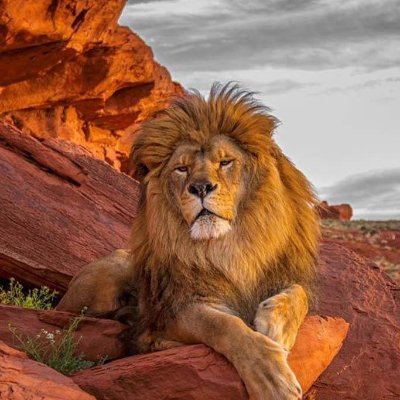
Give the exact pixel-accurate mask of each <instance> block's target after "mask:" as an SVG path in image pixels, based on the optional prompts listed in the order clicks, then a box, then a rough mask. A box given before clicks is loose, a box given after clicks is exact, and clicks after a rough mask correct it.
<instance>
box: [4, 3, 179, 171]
mask: <svg viewBox="0 0 400 400" xmlns="http://www.w3.org/2000/svg"><path fill="white" fill-rule="evenodd" d="M125 1H126V0H76V1H72V2H71V1H69V0H42V1H26V0H4V1H1V2H0V120H3V121H8V122H10V123H12V124H13V125H15V126H16V127H18V128H19V129H20V130H22V131H23V132H25V133H29V134H32V135H33V136H36V137H40V138H50V137H52V138H54V137H58V138H62V139H67V140H70V141H72V142H75V143H78V144H80V145H82V146H84V147H85V148H86V149H88V150H90V151H91V152H92V154H94V155H95V156H96V157H98V158H100V159H103V160H106V161H107V162H108V163H110V164H111V165H113V166H114V167H116V168H118V169H120V168H122V169H123V170H124V169H125V168H126V159H127V154H128V152H129V149H130V145H131V141H132V136H133V134H134V131H135V129H136V128H137V125H138V124H139V123H140V122H141V121H143V119H145V118H146V116H148V114H149V113H150V112H152V111H154V110H156V109H158V108H160V107H163V106H164V105H165V104H166V103H167V102H168V100H169V99H170V98H171V96H173V95H176V94H179V93H182V88H181V87H180V86H179V85H178V84H176V83H174V82H172V80H171V77H170V75H169V73H168V71H167V70H166V69H165V68H164V67H162V66H160V65H159V64H158V63H157V62H155V61H154V59H153V55H152V51H151V49H150V48H149V47H148V46H147V45H146V44H145V43H144V42H143V41H142V39H140V38H139V37H138V36H137V35H136V34H134V33H133V32H132V31H131V30H129V29H128V28H126V27H121V26H119V25H118V24H117V21H118V18H119V16H120V14H121V11H122V9H123V6H124V4H125Z"/></svg>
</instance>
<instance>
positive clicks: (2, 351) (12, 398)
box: [0, 341, 96, 400]
mask: <svg viewBox="0 0 400 400" xmlns="http://www.w3.org/2000/svg"><path fill="white" fill-rule="evenodd" d="M0 399H2V400H43V399H46V400H96V399H95V397H93V396H91V395H90V394H88V393H85V392H84V391H83V390H81V389H80V388H79V386H78V385H77V384H75V383H74V382H73V381H72V379H71V378H68V377H66V376H64V375H62V374H60V373H58V372H57V371H54V369H51V368H50V367H47V366H46V365H44V364H41V363H38V362H36V361H33V360H30V359H29V358H28V356H27V355H26V354H25V353H23V352H21V351H18V350H15V349H12V348H11V347H9V346H7V345H6V344H5V343H3V342H2V341H0Z"/></svg>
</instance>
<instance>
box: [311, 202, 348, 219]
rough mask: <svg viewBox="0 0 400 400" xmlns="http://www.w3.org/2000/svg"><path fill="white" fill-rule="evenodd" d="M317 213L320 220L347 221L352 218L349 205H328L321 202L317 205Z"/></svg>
mask: <svg viewBox="0 0 400 400" xmlns="http://www.w3.org/2000/svg"><path fill="white" fill-rule="evenodd" d="M318 212H319V215H320V216H321V218H322V219H338V220H340V221H349V220H351V217H352V216H353V209H352V208H351V206H350V204H338V205H329V204H328V202H327V201H322V202H321V203H320V204H319V206H318Z"/></svg>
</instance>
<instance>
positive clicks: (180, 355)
mask: <svg viewBox="0 0 400 400" xmlns="http://www.w3.org/2000/svg"><path fill="white" fill-rule="evenodd" d="M347 329H348V325H347V323H346V322H345V321H343V320H342V319H340V318H339V319H334V318H327V319H323V318H321V317H310V318H307V319H306V321H305V323H304V324H303V326H302V327H301V329H300V331H299V334H298V337H297V340H296V344H295V345H294V347H293V349H292V352H291V354H290V355H289V364H290V366H291V367H292V369H293V371H294V372H295V373H296V375H297V377H298V379H299V382H300V384H301V386H302V388H303V390H304V391H307V390H308V389H309V388H310V386H311V385H312V383H313V382H314V381H315V379H316V378H317V377H318V376H319V375H320V373H321V372H322V371H323V370H324V369H325V368H326V366H327V365H328V364H329V363H330V362H331V361H332V358H333V357H334V356H335V355H336V353H337V352H338V350H339V349H340V347H341V344H342V341H343V339H344V337H345V336H346V333H347ZM73 379H74V381H75V382H76V383H77V384H78V385H79V386H81V387H82V389H84V390H85V391H87V392H89V393H91V394H93V395H94V396H95V397H96V398H97V399H98V400H106V399H113V398H115V399H117V398H118V399H124V400H159V399H175V400H203V399H207V400H219V399H232V400H245V399H248V396H247V393H246V390H245V388H244V385H243V384H242V382H241V380H240V378H239V376H238V374H237V372H236V370H235V369H234V367H233V366H232V365H231V364H230V363H229V362H228V361H227V360H226V358H225V357H223V356H221V355H220V354H218V353H215V352H214V351H212V350H211V349H210V348H208V347H206V346H203V345H195V346H184V347H179V348H175V349H171V350H166V351H162V352H158V353H153V354H144V355H139V356H134V357H127V358H124V359H122V360H118V361H114V362H112V363H110V364H108V365H104V366H100V367H97V368H92V369H90V370H86V371H82V372H79V373H77V374H76V375H74V376H73ZM115 393H118V395H117V396H119V397H116V396H115Z"/></svg>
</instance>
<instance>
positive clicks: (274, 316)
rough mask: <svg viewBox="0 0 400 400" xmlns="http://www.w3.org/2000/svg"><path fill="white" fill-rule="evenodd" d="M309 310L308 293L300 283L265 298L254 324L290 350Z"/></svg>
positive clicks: (260, 330)
mask: <svg viewBox="0 0 400 400" xmlns="http://www.w3.org/2000/svg"><path fill="white" fill-rule="evenodd" d="M307 311H308V302H307V295H306V293H305V291H304V289H303V288H302V287H301V286H300V285H292V286H291V287H290V288H288V289H286V290H284V291H283V292H281V293H279V294H277V295H275V296H272V297H270V298H269V299H267V300H264V301H263V302H261V303H260V305H259V306H258V310H257V314H256V317H255V319H254V326H255V328H256V330H257V332H260V333H262V334H264V335H266V336H268V337H269V338H271V339H272V340H274V341H276V342H278V343H279V344H281V345H282V346H283V347H284V348H285V349H286V350H290V349H291V348H292V347H293V345H294V342H295V340H296V336H297V331H298V329H299V327H300V324H301V323H302V322H303V320H304V318H305V316H306V314H307Z"/></svg>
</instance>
